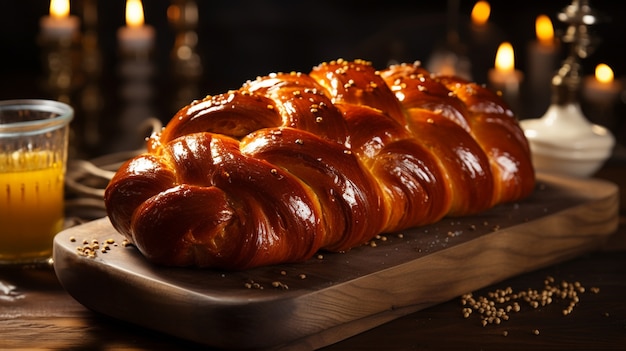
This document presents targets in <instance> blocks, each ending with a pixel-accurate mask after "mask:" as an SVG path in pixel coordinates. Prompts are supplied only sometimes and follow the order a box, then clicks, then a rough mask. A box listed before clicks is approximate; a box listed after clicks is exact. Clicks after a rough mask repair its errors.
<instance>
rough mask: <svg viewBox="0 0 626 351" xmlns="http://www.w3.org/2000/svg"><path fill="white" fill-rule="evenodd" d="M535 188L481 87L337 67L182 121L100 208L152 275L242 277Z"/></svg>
mask: <svg viewBox="0 0 626 351" xmlns="http://www.w3.org/2000/svg"><path fill="white" fill-rule="evenodd" d="M534 181H535V179H534V170H533V169H532V165H531V162H530V152H529V149H528V144H527V141H526V139H525V138H524V135H523V133H522V131H521V128H520V127H519V125H518V123H517V120H516V119H515V118H514V116H513V114H512V113H511V111H510V109H508V107H506V105H505V104H504V103H503V102H502V101H501V99H500V98H499V97H498V96H497V95H495V94H493V93H491V92H490V91H488V90H487V89H485V88H484V87H481V86H478V85H476V84H473V83H471V82H466V81H463V80H461V79H458V78H455V77H443V76H436V75H432V74H430V73H429V72H427V71H426V70H425V69H424V68H422V67H421V66H420V65H419V64H412V65H411V64H402V65H395V66H390V67H388V68H387V69H385V70H382V71H376V70H375V69H374V68H373V67H372V66H371V64H370V63H369V62H366V61H362V60H355V61H344V60H336V61H332V62H327V63H323V64H321V65H319V66H316V67H314V68H313V70H312V71H311V72H310V74H303V73H278V74H271V75H268V76H266V77H260V78H258V79H256V80H254V81H249V82H247V83H245V84H244V85H243V86H242V88H241V89H239V90H237V91H231V92H228V93H225V94H221V95H216V96H211V97H207V98H205V99H204V100H202V101H197V102H194V103H192V104H190V105H189V106H185V107H184V108H182V109H181V110H180V111H179V112H178V113H177V114H176V115H175V116H174V118H172V120H171V121H170V122H169V124H168V125H167V126H166V127H165V128H164V130H163V131H162V132H161V133H158V134H155V135H154V136H153V137H151V138H150V140H149V141H148V152H147V153H145V154H143V155H140V156H137V157H136V158H134V159H132V160H130V161H128V162H127V163H126V164H125V165H124V166H122V167H121V168H120V170H119V171H118V173H117V174H116V176H115V177H114V179H113V180H112V181H111V183H110V184H109V186H108V187H107V190H106V193H105V203H106V205H107V211H108V214H109V217H110V219H111V222H112V223H113V225H114V227H115V228H116V229H117V230H118V231H119V232H120V233H122V234H124V235H125V236H126V237H127V238H128V239H129V240H131V241H132V242H133V243H134V244H135V245H136V246H137V247H138V249H139V250H140V251H141V252H142V253H143V254H144V255H145V256H146V257H147V258H148V259H149V260H150V261H152V262H155V263H159V264H164V265H175V266H200V267H219V268H225V269H245V268H250V267H257V266H262V265H269V264H275V263H284V262H298V261H303V260H306V259H308V258H310V257H312V256H313V255H314V254H315V253H316V252H318V251H319V250H330V251H346V250H349V249H351V248H353V247H355V246H358V245H361V244H363V243H365V242H367V241H368V240H370V239H372V238H373V237H374V236H375V235H377V234H380V233H383V232H390V231H397V230H402V229H406V228H408V227H412V226H416V225H422V224H428V223H433V222H436V221H438V220H440V219H441V218H443V217H444V216H460V215H467V214H472V213H476V212H480V211H484V210H485V209H488V208H490V207H492V206H494V205H496V204H498V203H502V202H505V201H514V200H519V199H522V198H524V197H525V196H527V195H529V194H530V193H531V192H532V189H533V188H534Z"/></svg>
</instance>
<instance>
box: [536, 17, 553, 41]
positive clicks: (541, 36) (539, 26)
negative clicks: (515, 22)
mask: <svg viewBox="0 0 626 351" xmlns="http://www.w3.org/2000/svg"><path fill="white" fill-rule="evenodd" d="M535 32H536V34H537V39H538V40H539V42H540V43H541V44H542V45H552V43H553V42H554V27H552V21H551V20H550V17H548V16H546V15H539V16H537V20H536V21H535Z"/></svg>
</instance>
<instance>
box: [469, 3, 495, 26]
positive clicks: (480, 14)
mask: <svg viewBox="0 0 626 351" xmlns="http://www.w3.org/2000/svg"><path fill="white" fill-rule="evenodd" d="M490 14H491V6H490V5H489V3H488V2H487V1H478V2H476V4H474V7H473V8H472V15H471V17H472V23H474V24H476V25H479V26H482V25H484V24H485V23H487V21H488V20H489V15H490Z"/></svg>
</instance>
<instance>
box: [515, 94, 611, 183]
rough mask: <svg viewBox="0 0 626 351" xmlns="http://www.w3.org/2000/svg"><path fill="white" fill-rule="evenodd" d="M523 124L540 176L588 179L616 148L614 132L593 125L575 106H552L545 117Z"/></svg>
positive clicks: (576, 104) (578, 107)
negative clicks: (553, 174)
mask: <svg viewBox="0 0 626 351" xmlns="http://www.w3.org/2000/svg"><path fill="white" fill-rule="evenodd" d="M520 124H521V126H522V129H524V134H525V135H526V138H527V139H528V141H529V143H530V148H531V151H532V158H533V165H534V166H535V169H536V170H537V171H540V172H546V173H555V174H560V175H570V176H576V177H588V176H590V175H592V174H593V173H595V172H596V171H597V170H598V169H599V168H600V167H601V166H602V164H603V163H604V162H605V161H606V159H607V158H609V156H610V155H611V151H612V149H613V146H614V144H615V139H614V137H613V135H612V134H611V132H610V131H609V130H608V129H606V128H604V127H602V126H599V125H596V124H592V123H590V122H589V121H588V120H587V119H586V118H585V116H584V115H583V113H582V110H581V108H580V105H579V104H578V103H574V102H572V103H568V104H565V105H559V104H552V105H550V107H549V108H548V110H547V111H546V113H545V115H544V116H543V117H541V118H537V119H526V120H522V121H521V122H520Z"/></svg>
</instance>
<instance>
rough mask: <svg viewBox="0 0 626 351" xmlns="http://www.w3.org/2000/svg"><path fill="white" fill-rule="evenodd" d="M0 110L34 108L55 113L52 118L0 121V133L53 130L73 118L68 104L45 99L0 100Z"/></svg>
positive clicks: (72, 112) (72, 109) (71, 109)
mask: <svg viewBox="0 0 626 351" xmlns="http://www.w3.org/2000/svg"><path fill="white" fill-rule="evenodd" d="M0 110H35V111H42V112H52V113H56V114H57V116H56V117H52V118H44V119H36V120H30V121H22V122H9V123H0V135H2V134H4V135H7V134H16V133H20V134H22V133H25V132H37V133H39V132H42V131H43V130H53V129H57V128H59V127H62V126H65V125H67V124H69V123H70V121H71V120H72V119H73V118H74V108H72V107H71V106H70V105H68V104H66V103H63V102H60V101H55V100H47V99H13V100H0Z"/></svg>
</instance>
